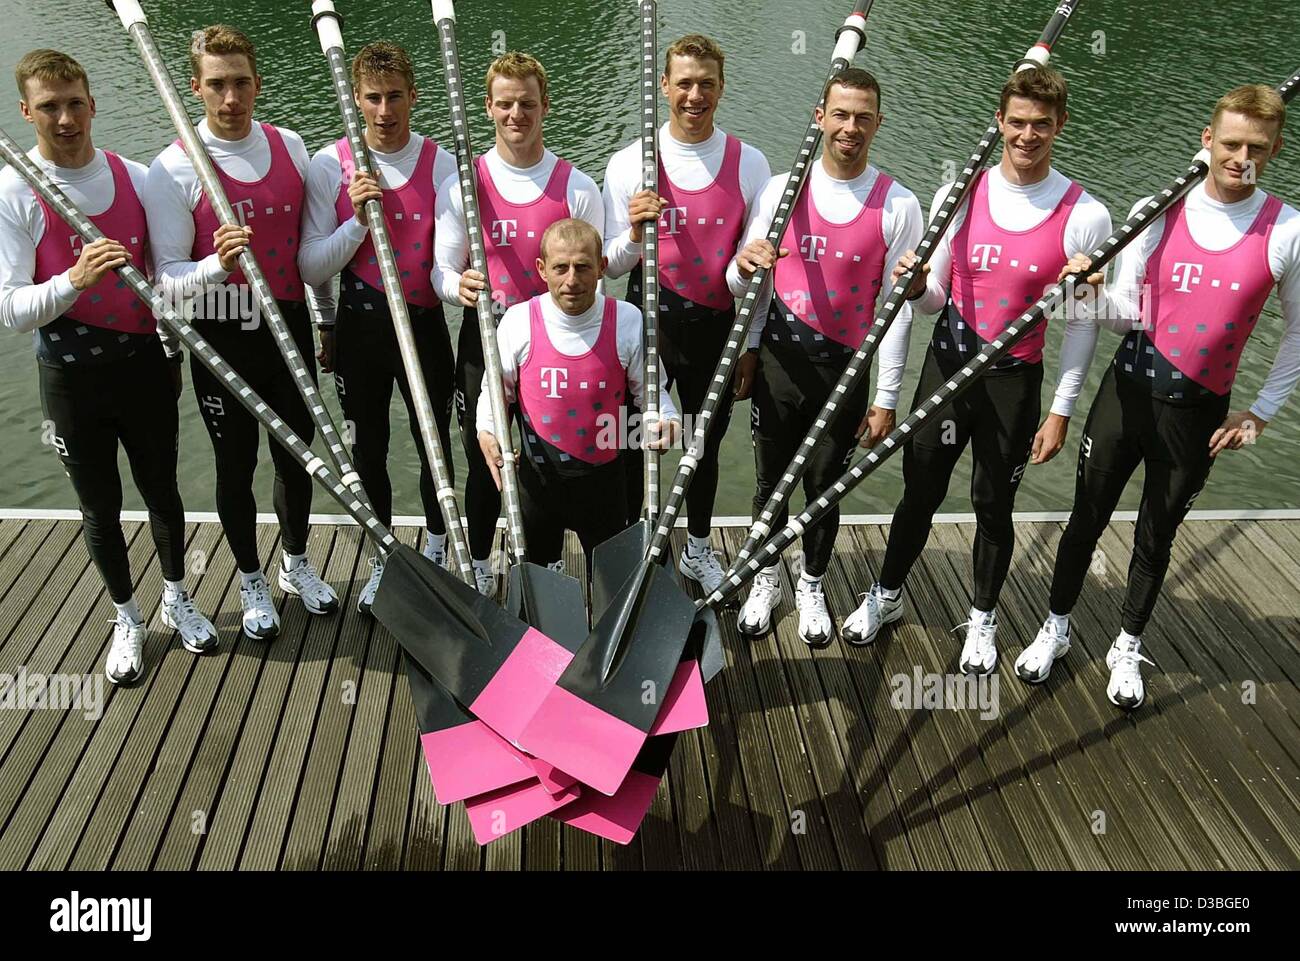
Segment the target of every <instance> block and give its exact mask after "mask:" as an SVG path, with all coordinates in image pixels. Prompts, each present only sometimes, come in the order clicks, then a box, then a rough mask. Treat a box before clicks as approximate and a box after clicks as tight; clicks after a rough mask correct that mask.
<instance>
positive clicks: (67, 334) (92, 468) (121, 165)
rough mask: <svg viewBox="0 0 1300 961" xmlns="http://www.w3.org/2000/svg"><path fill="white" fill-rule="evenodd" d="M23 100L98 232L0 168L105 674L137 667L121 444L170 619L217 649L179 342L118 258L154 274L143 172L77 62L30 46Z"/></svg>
mask: <svg viewBox="0 0 1300 961" xmlns="http://www.w3.org/2000/svg"><path fill="white" fill-rule="evenodd" d="M15 75H16V77H17V80H18V93H19V96H20V98H21V100H20V103H19V106H20V109H21V110H22V114H23V118H24V119H25V120H27V122H28V123H30V124H32V125H33V126H34V127H35V129H36V146H35V148H33V149H32V150H31V151H30V152H29V154H28V156H30V157H31V159H32V160H33V161H34V162H35V163H36V164H37V165H39V166H40V167H41V169H42V170H44V171H45V173H46V174H47V175H48V176H49V177H50V179H51V180H53V181H54V182H55V183H56V184H58V186H59V187H61V188H62V189H63V191H64V193H66V194H67V195H68V196H69V197H70V198H71V199H72V201H73V202H74V203H75V204H76V205H77V206H78V207H79V208H80V209H81V210H82V211H83V212H85V213H86V214H87V215H89V216H90V218H91V220H93V221H94V223H95V225H96V226H97V227H98V228H99V229H100V230H101V231H102V232H103V233H104V235H105V238H106V239H104V240H97V241H95V242H94V243H93V244H86V245H83V244H82V241H81V238H80V237H78V236H77V234H75V233H74V232H73V231H72V229H71V228H70V227H68V226H67V225H66V224H65V223H64V222H63V221H62V220H61V219H60V218H59V217H58V215H57V214H56V213H55V212H54V211H53V210H52V209H51V208H50V207H49V206H48V205H47V204H46V203H45V201H44V200H42V199H40V198H39V197H38V196H37V195H36V194H35V193H33V192H32V190H31V188H30V187H28V186H27V184H26V182H25V181H24V180H23V179H22V178H21V177H19V176H18V175H17V174H16V173H15V172H14V171H13V170H11V169H6V170H5V171H3V172H2V173H0V321H3V323H4V325H5V326H6V327H9V328H12V329H13V330H17V331H21V332H27V331H32V332H33V334H34V336H33V340H34V341H35V346H36V358H37V371H38V373H39V375H40V391H41V407H42V409H43V411H44V414H45V418H46V421H47V423H48V425H49V430H50V431H51V436H50V444H51V446H52V447H53V448H54V450H55V451H56V452H57V453H58V455H59V459H60V460H61V461H62V463H63V468H64V470H65V472H66V473H67V475H68V478H69V479H70V480H71V481H72V487H73V490H74V491H76V494H77V500H78V503H79V504H80V506H81V516H82V533H83V534H84V536H85V539H86V548H87V550H88V551H89V553H90V557H91V560H92V561H94V563H95V567H96V568H97V569H98V570H99V573H100V576H101V577H102V578H103V580H104V585H105V587H106V588H107V589H108V593H109V597H110V598H111V599H112V601H113V604H114V606H115V607H116V608H117V617H116V619H115V620H114V622H113V642H112V644H111V646H110V647H109V651H108V659H107V662H106V664H105V669H104V673H105V675H106V676H107V677H108V679H109V680H110V681H112V682H113V683H115V684H119V683H129V682H131V681H134V680H136V679H137V678H138V677H140V675H141V672H142V671H143V666H144V654H143V645H144V640H145V635H146V628H145V618H144V614H143V613H142V612H141V610H140V605H139V603H138V602H137V601H136V598H135V591H134V587H133V584H134V581H133V579H132V575H131V565H130V561H129V559H128V557H127V550H126V540H125V538H124V537H123V534H122V527H121V523H120V515H121V510H122V481H121V477H120V476H119V474H118V469H117V459H118V444H119V443H120V444H121V446H122V448H123V449H125V451H126V455H127V459H128V460H129V461H130V464H131V474H132V477H133V478H134V479H135V484H136V487H137V488H138V489H139V491H140V496H141V497H142V498H143V499H144V502H145V505H146V506H147V507H148V509H149V527H150V531H151V533H152V534H153V540H154V545H155V547H156V548H157V551H158V561H159V564H160V565H161V567H162V574H163V584H164V587H163V597H162V621H163V623H164V624H166V625H167V626H168V627H173V628H175V629H176V630H177V631H178V632H179V634H180V638H181V643H182V644H183V645H184V646H185V647H186V649H188V650H190V651H193V652H194V653H196V654H201V653H205V652H207V651H212V650H215V649H216V645H217V632H216V631H215V630H214V629H213V627H212V624H211V623H210V622H209V621H208V619H207V618H206V617H204V616H203V615H202V614H200V613H199V612H198V610H197V609H196V608H195V607H194V603H193V602H192V601H191V600H190V597H189V594H188V593H187V592H186V590H185V508H184V506H183V505H182V503H181V495H180V492H179V491H178V490H177V487H176V443H177V427H178V418H177V413H176V400H177V398H178V396H179V395H180V376H181V367H180V362H181V352H180V345H179V344H176V343H174V342H169V343H168V344H167V348H166V349H167V355H168V356H167V357H164V349H163V346H162V345H161V344H160V343H159V338H158V334H157V333H156V332H155V323H154V317H153V313H152V311H150V309H149V308H148V307H147V306H145V305H144V304H143V303H142V302H141V301H140V300H139V298H138V297H136V295H135V293H134V292H133V291H132V290H131V289H130V288H129V287H127V286H126V284H125V282H124V281H122V280H120V279H119V278H118V277H117V275H116V274H115V273H113V268H115V267H121V266H123V265H124V264H127V263H132V264H134V265H135V266H136V267H138V268H140V269H141V270H145V271H148V270H149V263H148V260H149V254H148V246H149V237H148V230H147V228H146V224H145V214H144V206H143V205H142V204H141V202H140V193H141V192H142V191H143V189H144V183H145V176H146V173H147V172H146V169H145V168H144V167H143V166H141V165H140V164H137V163H133V162H132V161H130V160H126V159H124V158H122V157H119V156H117V155H116V154H112V153H109V152H108V151H104V150H97V149H96V148H95V145H94V143H93V142H92V140H91V135H90V131H91V120H92V118H93V117H94V116H95V101H94V98H93V97H91V95H90V81H89V79H88V78H87V77H86V72H85V70H84V69H82V67H81V65H80V64H79V63H77V61H75V60H73V59H72V58H71V57H69V56H67V55H66V54H63V53H59V52H58V51H55V50H33V51H31V52H30V53H28V54H26V55H25V56H24V57H23V58H22V59H21V60H19V61H18V66H17V69H16V70H15Z"/></svg>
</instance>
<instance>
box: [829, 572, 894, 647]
mask: <svg viewBox="0 0 1300 961" xmlns="http://www.w3.org/2000/svg"><path fill="white" fill-rule="evenodd" d="M902 616H903V593H902V591H899V593H898V596H897V597H895V598H893V599H891V598H890V597H889V595H887V594H886V593H885V591H884V588H882V587H881V586H880V585H879V584H872V585H871V590H869V591H867V593H866V594H864V595H863V600H862V603H861V604H860V605H859V606H858V609H857V610H856V611H854V612H853V613H852V614H850V615H849V616H848V617H846V618H845V619H844V625H843V627H841V628H840V633H841V634H842V635H844V640H846V641H848V642H849V643H850V644H870V643H872V642H873V641H875V639H876V634H877V633H879V631H880V629H881V628H882V627H884V626H885V625H886V624H892V623H894V621H896V620H898V619H899V618H900V617H902Z"/></svg>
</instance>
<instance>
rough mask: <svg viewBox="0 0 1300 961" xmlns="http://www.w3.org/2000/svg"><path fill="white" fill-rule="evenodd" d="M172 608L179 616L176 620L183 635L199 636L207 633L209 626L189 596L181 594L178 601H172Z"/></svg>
mask: <svg viewBox="0 0 1300 961" xmlns="http://www.w3.org/2000/svg"><path fill="white" fill-rule="evenodd" d="M172 607H173V609H174V610H175V611H176V614H177V615H179V616H175V617H174V619H175V621H176V626H177V628H178V629H179V630H180V632H181V633H182V634H198V633H199V632H200V631H203V632H205V633H206V631H207V629H208V625H207V624H206V623H205V621H204V618H203V615H202V614H200V613H199V609H198V608H197V607H195V606H194V601H193V599H192V598H191V597H190V596H189V595H188V594H181V595H180V596H179V597H177V598H176V600H174V601H172Z"/></svg>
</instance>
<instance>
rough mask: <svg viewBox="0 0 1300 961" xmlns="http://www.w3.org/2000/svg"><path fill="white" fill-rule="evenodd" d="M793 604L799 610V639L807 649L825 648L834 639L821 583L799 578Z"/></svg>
mask: <svg viewBox="0 0 1300 961" xmlns="http://www.w3.org/2000/svg"><path fill="white" fill-rule="evenodd" d="M794 603H795V606H796V607H797V608H798V609H799V639H800V640H801V641H803V642H804V643H805V644H807V645H808V646H809V647H825V646H826V645H827V644H829V643H830V642H831V639H832V638H834V637H835V626H834V624H832V623H831V613H830V611H828V610H826V594H825V593H824V592H823V591H822V582H821V581H810V580H807V579H806V578H803V577H800V578H799V583H798V585H797V586H796V587H795V589H794Z"/></svg>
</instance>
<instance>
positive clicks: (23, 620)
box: [0, 521, 139, 672]
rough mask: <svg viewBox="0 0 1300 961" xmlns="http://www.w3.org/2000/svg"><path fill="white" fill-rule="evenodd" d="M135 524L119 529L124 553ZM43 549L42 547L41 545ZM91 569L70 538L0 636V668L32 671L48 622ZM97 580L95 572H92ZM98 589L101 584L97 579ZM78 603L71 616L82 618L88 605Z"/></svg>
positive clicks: (76, 540) (81, 548)
mask: <svg viewBox="0 0 1300 961" xmlns="http://www.w3.org/2000/svg"><path fill="white" fill-rule="evenodd" d="M62 523H63V524H65V525H68V526H70V527H72V528H74V529H79V528H80V525H79V524H75V523H74V522H72V521H63V522H62ZM138 527H139V525H134V524H130V523H128V524H126V525H124V526H123V536H124V537H125V539H126V544H127V554H128V557H129V555H130V547H131V539H132V538H133V537H134V536H135V533H136V531H137V529H138ZM42 546H43V547H45V545H42ZM57 546H58V545H57V544H53V543H51V544H49V545H48V549H49V550H50V551H54V550H56V549H57ZM89 567H92V565H91V563H90V554H89V553H88V552H87V551H86V546H85V543H84V542H83V541H82V539H81V538H79V537H74V538H73V540H72V541H71V543H69V545H68V549H67V550H66V551H64V552H63V554H62V555H61V556H60V557H59V558H58V560H57V562H56V563H55V565H54V567H53V569H52V570H51V571H50V573H49V575H48V576H47V577H46V578H45V579H44V580H43V581H42V582H40V583H39V584H38V585H36V587H35V589H34V592H33V595H32V596H30V597H29V598H28V601H29V602H30V603H29V604H28V606H27V607H26V609H24V610H23V611H22V613H21V614H20V615H19V617H18V619H17V620H16V621H15V622H14V623H13V625H12V626H11V628H10V630H9V631H8V634H7V636H4V635H0V667H3V669H4V670H9V669H10V667H12V668H13V669H14V670H16V669H17V668H18V667H19V666H21V665H26V666H27V669H28V671H29V672H30V671H34V670H36V668H35V667H33V666H32V664H31V663H30V662H31V658H32V655H33V653H34V652H35V651H36V649H37V648H38V647H40V646H42V645H44V644H45V643H47V640H48V637H49V633H50V629H51V627H52V622H53V621H54V620H55V619H56V618H57V617H58V615H59V614H60V613H61V612H62V611H63V610H64V609H65V608H66V607H67V605H68V603H69V601H70V596H69V595H70V594H71V592H72V590H73V587H74V585H76V584H77V583H78V581H80V580H81V577H82V574H83V573H84V572H85V571H86V569H87V568H89ZM95 573H96V575H97V580H98V569H96V570H95ZM99 584H100V585H101V586H102V585H103V581H102V580H99ZM105 593H106V592H105ZM80 600H81V603H82V604H83V605H85V606H84V607H83V608H82V609H81V610H79V611H74V612H73V613H74V615H80V617H84V616H85V614H86V608H87V607H89V606H90V599H89V598H84V597H83V598H81V599H80ZM103 610H105V611H106V615H107V616H108V617H109V619H111V618H112V615H113V608H112V607H106V608H104V609H103Z"/></svg>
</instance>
